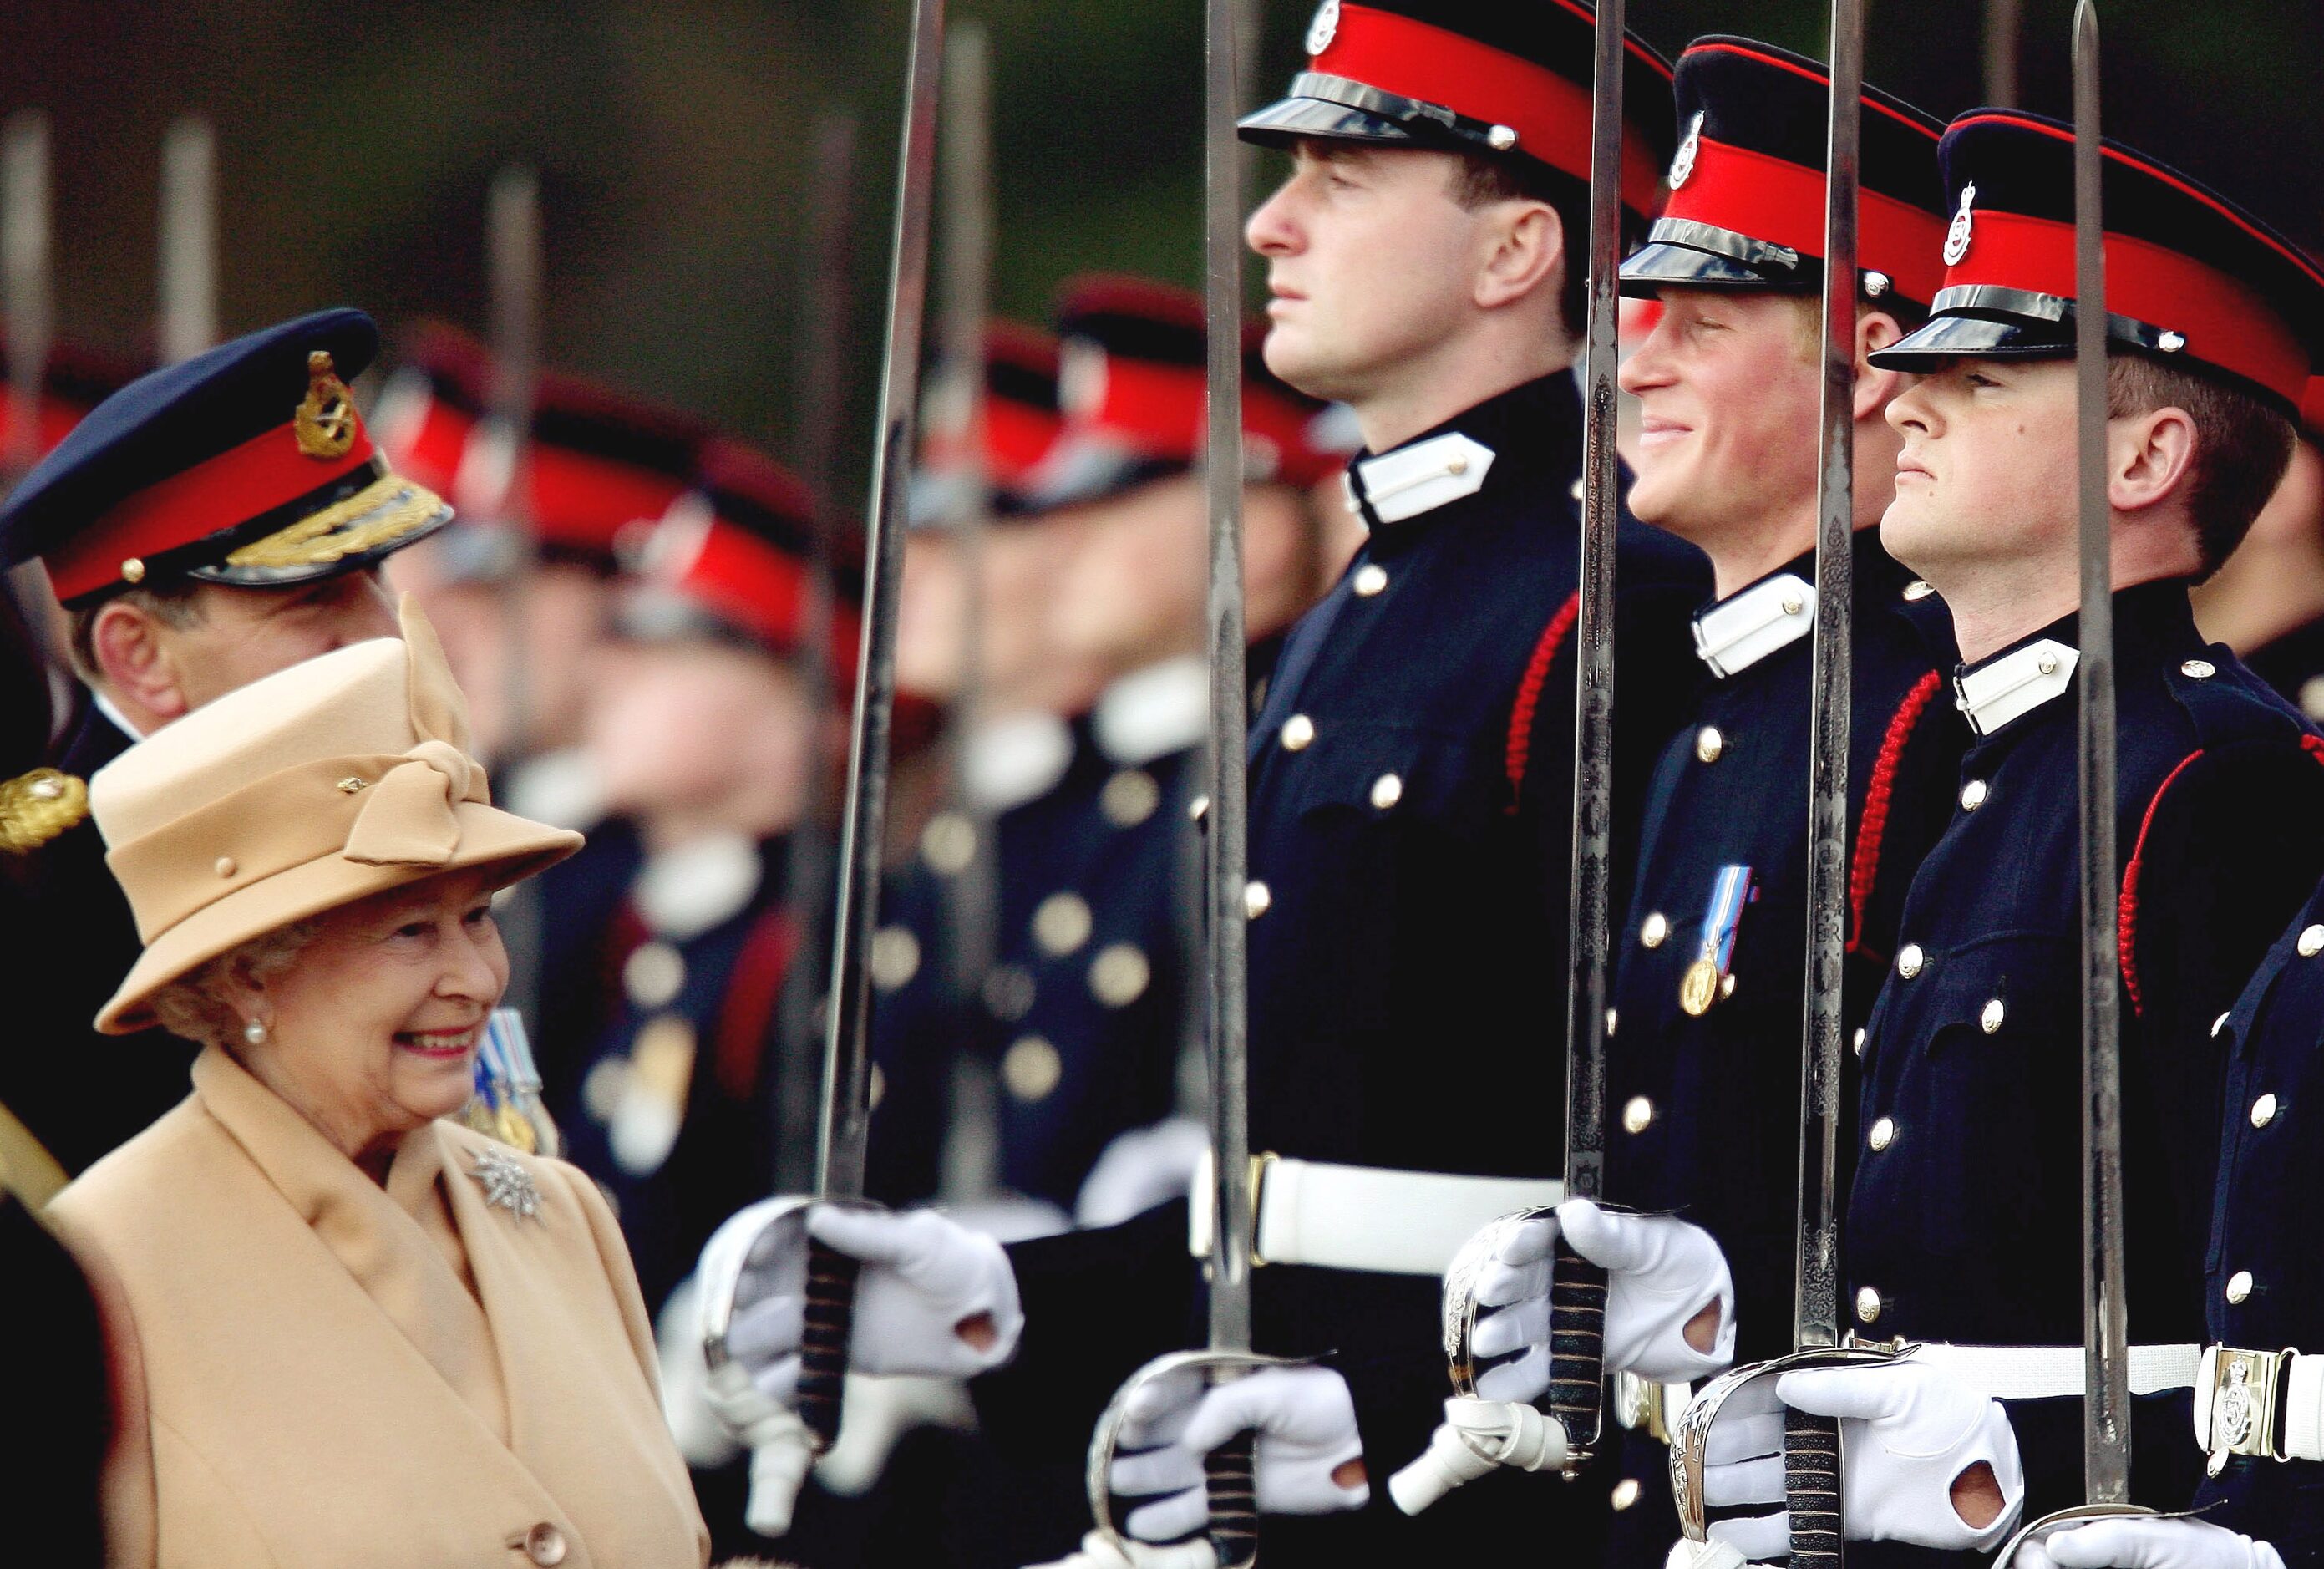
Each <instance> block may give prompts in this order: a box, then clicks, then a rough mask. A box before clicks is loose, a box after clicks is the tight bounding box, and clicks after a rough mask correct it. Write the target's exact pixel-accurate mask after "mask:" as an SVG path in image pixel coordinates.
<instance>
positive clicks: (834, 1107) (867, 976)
mask: <svg viewBox="0 0 2324 1569" xmlns="http://www.w3.org/2000/svg"><path fill="white" fill-rule="evenodd" d="M944 27H945V5H944V0H913V6H912V42H911V50H910V54H909V57H908V61H907V64H906V68H905V69H906V81H907V84H908V85H907V88H906V90H905V96H904V124H903V136H902V145H901V147H900V149H899V152H898V157H897V170H896V219H895V230H894V249H893V253H892V256H891V259H890V271H889V274H888V343H887V349H886V353H885V355H884V357H883V359H882V361H881V372H880V429H879V435H878V438H877V439H876V441H875V443H874V446H873V449H872V462H871V501H870V503H869V505H868V506H867V507H866V509H865V520H864V552H863V553H864V561H863V568H864V572H863V636H862V646H861V648H860V650H859V651H858V654H857V662H856V670H855V715H854V724H853V730H852V733H851V735H850V738H849V743H848V757H847V805H846V811H845V815H844V817H842V819H841V823H840V831H839V887H838V894H837V902H836V904H835V907H834V911H833V923H832V925H833V931H832V952H831V976H832V995H831V1005H830V1009H829V1012H828V1024H827V1027H826V1029H825V1034H824V1075H823V1099H822V1104H821V1108H820V1115H819V1117H818V1127H817V1134H816V1189H817V1191H818V1192H819V1193H821V1194H822V1195H823V1196H824V1197H825V1198H842V1199H846V1198H861V1197H862V1195H863V1158H864V1148H865V1143H866V1140H867V1137H868V1135H869V1133H870V1131H871V1097H870V1088H871V1054H870V1049H869V1047H870V1040H869V1034H868V1030H867V1026H868V1024H869V1022H870V1015H871V970H870V967H869V965H868V963H867V959H868V957H869V955H870V953H871V935H872V928H873V923H874V922H875V921H876V920H877V918H878V916H879V900H880V860H881V841H882V839H883V838H884V836H885V831H886V827H887V816H888V740H889V734H890V728H891V726H892V722H893V719H894V716H895V706H896V600H897V589H898V587H899V582H900V579H901V578H902V576H903V555H904V527H905V522H906V509H907V506H908V495H909V491H910V486H909V484H908V480H909V476H910V470H911V461H912V430H913V426H914V421H915V413H916V406H917V404H918V398H919V373H920V318H921V315H922V313H923V311H924V310H925V309H926V307H927V285H928V224H929V209H930V206H931V203H932V201H933V193H934V189H935V184H936V102H937V98H938V96H939V88H940V78H941V75H942V71H943V67H944ZM805 417H807V418H813V417H814V411H805ZM842 1345H843V1346H844V1341H843V1342H842Z"/></svg>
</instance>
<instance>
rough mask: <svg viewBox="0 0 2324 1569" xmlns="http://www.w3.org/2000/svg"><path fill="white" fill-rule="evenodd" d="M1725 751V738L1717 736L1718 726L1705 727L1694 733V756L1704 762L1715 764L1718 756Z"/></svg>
mask: <svg viewBox="0 0 2324 1569" xmlns="http://www.w3.org/2000/svg"><path fill="white" fill-rule="evenodd" d="M1726 750H1727V737H1725V736H1724V735H1721V734H1719V726H1718V725H1704V726H1703V727H1702V728H1701V729H1700V730H1698V731H1696V732H1695V733H1694V755H1695V756H1697V757H1699V758H1701V760H1702V761H1705V762H1717V761H1719V754H1720V752H1725V751H1726Z"/></svg>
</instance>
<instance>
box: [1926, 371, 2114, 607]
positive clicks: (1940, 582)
mask: <svg viewBox="0 0 2324 1569" xmlns="http://www.w3.org/2000/svg"><path fill="white" fill-rule="evenodd" d="M1888 422H1889V424H1890V425H1892V426H1894V427H1895V429H1896V430H1897V431H1898V433H1899V434H1901V435H1902V436H1903V437H1904V450H1903V451H1902V452H1901V453H1899V454H1898V455H1897V458H1896V498H1895V501H1893V502H1891V503H1889V506H1888V512H1887V515H1886V517H1884V518H1883V519H1882V520H1881V523H1880V542H1881V543H1882V544H1883V545H1885V546H1886V547H1887V549H1888V553H1889V554H1890V555H1892V556H1894V557H1895V558H1896V559H1898V560H1899V561H1902V562H1903V563H1904V565H1906V566H1907V567H1910V568H1912V569H1913V570H1914V571H1915V572H1917V573H1919V574H1920V575H1921V576H1922V577H1925V578H1927V579H1928V580H1929V581H1930V582H1931V583H1933V584H1934V585H1936V586H1937V589H1938V591H1939V592H1940V593H1941V594H1943V595H1945V596H1946V597H1947V598H1948V599H1949V600H1950V599H1952V598H1954V597H1955V588H1954V587H1953V586H1952V585H1953V584H1955V583H1958V582H1960V581H1961V580H1962V579H1963V578H1964V577H1969V578H1975V577H1981V576H1990V575H1991V574H1992V573H1994V572H1996V571H1997V570H1998V571H2006V572H2010V573H2028V572H2031V573H2032V574H2033V575H2034V576H2039V577H2050V576H2053V575H2055V574H2056V573H2058V572H2061V571H2062V572H2063V573H2064V574H2065V575H2066V577H2067V579H2068V580H2069V581H2070V580H2071V577H2072V573H2073V558H2074V527H2075V466H2074V465H2075V457H2074V452H2075V448H2074V367H2073V365H2072V362H2070V361H2066V360H2038V361H2023V360H1954V361H1951V362H1950V363H1948V364H1946V365H1943V366H1942V367H1941V368H1940V369H1938V370H1936V371H1935V372H1933V373H1932V374H1929V375H1927V376H1924V377H1923V378H1922V380H1921V381H1920V382H1919V383H1917V384H1916V385H1914V386H1913V387H1911V388H1909V389H1908V390H1907V391H1905V392H1904V393H1903V394H1901V395H1900V396H1899V397H1898V398H1897V399H1896V400H1895V402H1893V403H1891V404H1890V405H1889V406H1888Z"/></svg>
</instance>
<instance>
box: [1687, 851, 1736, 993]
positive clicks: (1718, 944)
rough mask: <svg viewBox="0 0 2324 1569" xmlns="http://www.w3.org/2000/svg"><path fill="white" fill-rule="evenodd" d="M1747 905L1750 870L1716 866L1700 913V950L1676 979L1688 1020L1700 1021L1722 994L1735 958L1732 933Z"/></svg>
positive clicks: (1725, 988) (1734, 931) (1733, 933)
mask: <svg viewBox="0 0 2324 1569" xmlns="http://www.w3.org/2000/svg"><path fill="white" fill-rule="evenodd" d="M1750 902H1751V869H1750V868H1749V867H1748V866H1722V867H1720V869H1719V881H1717V882H1716V883H1714V884H1713V885H1712V887H1711V908H1710V909H1708V910H1706V911H1704V912H1703V917H1702V945H1701V949H1700V950H1699V951H1698V953H1697V955H1696V957H1695V961H1694V963H1692V964H1689V965H1688V966H1687V967H1686V974H1683V975H1682V976H1681V977H1680V978H1679V983H1678V1005H1679V1006H1680V1007H1681V1008H1683V1009H1684V1010H1685V1011H1686V1012H1687V1014H1688V1015H1689V1016H1690V1017H1692V1018H1696V1019H1700V1018H1701V1017H1702V1016H1703V1015H1704V1014H1706V1013H1708V1012H1710V1011H1711V1004H1712V1003H1713V1002H1716V1001H1719V999H1720V997H1721V996H1722V995H1724V994H1725V992H1726V990H1727V987H1726V982H1727V974H1728V965H1729V964H1731V963H1733V961H1734V958H1735V933H1736V931H1737V929H1738V928H1740V927H1741V926H1742V924H1743V907H1744V906H1745V905H1747V904H1748V903H1750Z"/></svg>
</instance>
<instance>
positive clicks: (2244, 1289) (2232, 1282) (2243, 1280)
mask: <svg viewBox="0 0 2324 1569" xmlns="http://www.w3.org/2000/svg"><path fill="white" fill-rule="evenodd" d="M2251 1294H2252V1272H2251V1271H2250V1270H2249V1269H2238V1270H2236V1272H2235V1273H2234V1274H2232V1275H2230V1276H2228V1277H2227V1300H2228V1301H2230V1302H2241V1301H2242V1300H2243V1299H2244V1298H2246V1297H2249V1296H2250V1295H2251Z"/></svg>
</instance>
